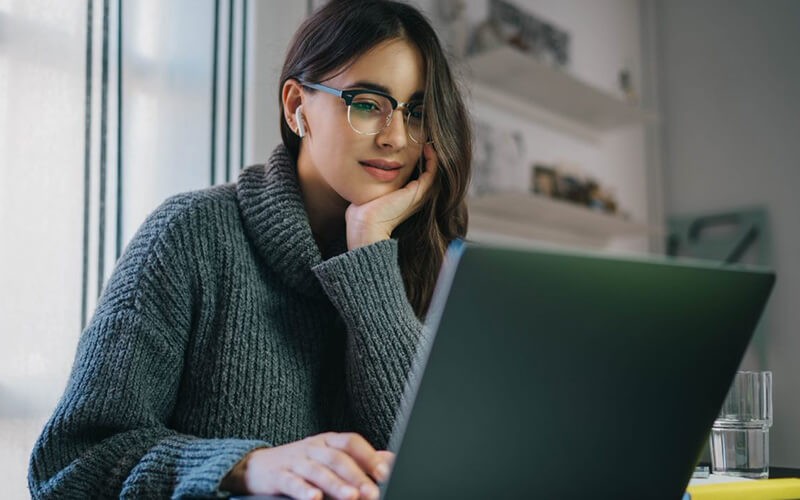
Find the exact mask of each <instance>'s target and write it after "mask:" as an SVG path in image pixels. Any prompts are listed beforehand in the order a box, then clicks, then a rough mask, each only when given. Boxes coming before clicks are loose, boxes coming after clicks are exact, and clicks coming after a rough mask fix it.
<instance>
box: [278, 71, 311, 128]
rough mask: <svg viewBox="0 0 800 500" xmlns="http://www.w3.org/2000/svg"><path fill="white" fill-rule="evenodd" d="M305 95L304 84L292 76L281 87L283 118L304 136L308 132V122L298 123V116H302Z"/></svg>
mask: <svg viewBox="0 0 800 500" xmlns="http://www.w3.org/2000/svg"><path fill="white" fill-rule="evenodd" d="M303 97H304V94H303V86H302V85H300V83H299V82H298V81H297V80H294V79H291V78H290V79H289V80H286V82H285V83H284V84H283V89H281V100H282V101H283V119H284V120H286V123H287V124H288V125H289V128H290V129H292V130H294V133H295V134H297V135H299V136H300V137H303V136H304V135H305V132H306V127H305V125H306V124H305V123H298V118H299V117H301V116H302V106H303ZM303 118H304V117H303Z"/></svg>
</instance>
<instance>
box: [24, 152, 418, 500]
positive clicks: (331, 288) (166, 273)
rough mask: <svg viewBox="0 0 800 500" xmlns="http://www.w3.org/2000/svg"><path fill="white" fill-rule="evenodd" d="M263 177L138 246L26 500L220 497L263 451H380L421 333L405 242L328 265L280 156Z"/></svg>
mask: <svg viewBox="0 0 800 500" xmlns="http://www.w3.org/2000/svg"><path fill="white" fill-rule="evenodd" d="M269 166H270V168H266V167H265V166H257V167H250V168H248V169H245V170H244V171H243V172H242V174H241V175H240V177H239V182H238V183H237V184H236V185H226V186H218V187H214V188H210V189H206V190H203V191H198V192H193V193H187V194H182V195H179V196H175V197H173V198H170V199H169V200H167V201H166V202H165V203H164V204H163V205H161V207H159V208H158V209H157V210H156V211H155V212H154V213H153V214H151V215H150V217H149V218H148V219H147V220H146V221H145V223H144V224H143V225H142V227H141V228H140V229H139V231H138V232H137V234H136V235H135V236H134V238H133V240H132V241H131V243H130V244H129V246H128V248H127V249H126V250H125V253H124V254H123V255H122V257H121V258H120V260H119V262H118V263H117V267H116V269H115V271H114V273H113V275H112V276H111V279H110V280H109V283H108V285H107V286H106V288H105V290H104V292H103V295H102V297H101V298H100V301H99V303H98V306H97V310H96V311H95V315H94V317H93V318H92V320H91V322H90V323H89V325H88V326H87V328H86V330H85V331H84V332H83V335H82V336H81V339H80V342H79V344H78V351H77V354H76V359H75V364H74V366H73V370H72V374H71V376H70V379H69V382H68V384H67V388H66V390H65V393H64V396H63V397H62V399H61V401H60V402H59V404H58V406H57V407H56V410H55V412H54V414H53V416H52V417H51V419H50V420H49V422H48V423H47V424H46V426H45V428H44V430H43V432H42V435H41V436H40V438H39V440H38V441H37V443H36V446H35V448H34V450H33V455H32V457H31V463H30V471H29V477H28V482H29V486H30V489H31V493H32V495H33V497H35V498H106V497H109V498H110V497H118V496H121V497H123V498H169V497H173V498H175V497H218V496H224V494H225V493H224V492H220V491H219V489H218V486H219V483H220V481H221V480H222V478H223V477H224V476H225V474H226V473H227V472H228V471H229V470H230V469H231V467H233V465H234V464H235V463H236V462H238V461H239V460H240V459H241V458H242V457H243V456H244V455H245V454H246V453H248V452H249V451H250V450H253V449H255V448H258V447H264V446H270V445H280V444H284V443H288V442H291V441H296V440H298V439H302V438H304V437H307V436H311V435H314V434H318V433H321V432H325V431H330V430H333V431H353V432H358V433H360V434H362V435H364V436H365V437H366V438H367V439H368V440H369V441H370V442H372V444H373V445H374V446H376V447H378V448H383V447H385V446H386V444H387V442H388V440H389V435H390V433H391V430H392V427H393V425H394V420H395V418H396V415H397V409H398V405H399V402H400V399H401V395H402V392H403V390H404V387H405V383H406V379H407V376H408V372H409V369H410V366H411V363H412V359H413V358H414V355H415V353H416V349H417V345H418V343H419V340H420V332H421V324H420V322H419V321H418V320H417V318H416V317H415V315H414V312H413V310H412V308H411V306H410V304H409V302H408V299H407V297H406V295H405V291H404V288H403V281H402V278H401V275H400V269H399V266H398V262H397V242H396V241H394V240H387V241H381V242H378V243H375V244H372V245H369V246H366V247H362V248H359V249H357V250H353V251H345V250H346V248H344V247H342V248H340V249H338V251H336V250H335V249H334V251H333V252H332V253H333V254H334V255H335V256H334V257H332V258H330V259H328V260H323V258H322V255H321V253H320V251H319V249H318V247H317V245H316V243H315V242H314V239H313V236H312V233H311V228H310V226H309V222H308V217H307V215H306V212H305V208H304V205H303V199H302V195H301V191H300V187H299V183H298V180H297V169H296V166H295V164H294V162H293V161H292V160H291V158H290V156H289V154H288V153H287V151H286V150H285V148H283V146H279V147H278V148H277V149H276V150H275V152H274V153H273V155H272V157H271V158H270V161H269ZM342 241H344V239H342Z"/></svg>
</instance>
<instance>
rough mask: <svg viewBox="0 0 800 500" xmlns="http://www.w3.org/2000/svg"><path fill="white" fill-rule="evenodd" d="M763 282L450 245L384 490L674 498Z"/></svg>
mask: <svg viewBox="0 0 800 500" xmlns="http://www.w3.org/2000/svg"><path fill="white" fill-rule="evenodd" d="M774 280H775V276H774V274H773V273H772V272H770V271H766V270H749V269H744V268H738V267H722V266H721V265H715V264H713V263H702V262H691V263H690V262H685V261H675V260H667V259H657V258H647V257H642V258H621V257H610V256H604V255H598V254H589V253H577V252H574V253H569V252H561V251H551V250H531V249H520V248H508V247H499V246H486V245H478V244H472V243H463V242H459V243H455V244H454V245H452V246H451V247H450V249H449V250H448V253H447V257H446V261H445V265H444V267H443V269H442V272H441V273H440V277H439V281H438V283H437V286H436V291H435V293H434V298H433V302H432V305H431V309H430V313H429V315H428V320H427V321H426V332H427V334H428V335H429V339H428V342H426V346H425V347H424V348H423V349H422V352H421V356H420V358H419V363H418V364H417V368H416V369H415V371H414V375H413V377H412V381H411V382H410V384H409V387H408V391H407V393H406V394H405V397H404V407H403V410H402V412H401V416H400V418H399V419H398V424H397V426H396V428H395V432H394V434H393V437H392V443H391V445H390V449H392V450H393V451H395V452H396V453H397V458H396V462H395V466H394V469H393V471H392V477H391V479H390V480H389V482H388V483H387V484H386V485H384V490H383V492H382V493H383V497H384V498H386V499H389V500H395V499H408V498H548V499H551V498H552V499H572V498H581V499H584V498H614V499H620V498H654V499H659V498H664V499H680V498H681V497H682V495H683V492H684V490H685V488H686V486H687V484H688V482H689V479H690V477H691V474H692V471H693V469H694V466H695V463H696V462H697V459H698V457H699V454H700V453H701V451H702V449H703V446H704V443H705V441H706V439H707V436H708V432H709V430H710V428H711V424H712V422H713V421H714V418H715V417H716V415H717V414H718V411H719V409H720V407H721V405H722V402H723V400H724V398H725V395H726V393H727V390H728V387H729V386H730V384H731V382H732V380H733V376H734V374H735V372H736V370H737V367H738V366H739V363H740V362H741V360H742V357H743V355H744V352H745V349H746V348H747V345H748V343H749V341H750V338H751V336H752V333H753V330H754V329H755V326H756V323H757V322H758V320H759V317H760V316H761V312H762V310H763V308H764V305H765V303H766V300H767V297H768V295H769V293H770V290H771V289H772V286H773V283H774Z"/></svg>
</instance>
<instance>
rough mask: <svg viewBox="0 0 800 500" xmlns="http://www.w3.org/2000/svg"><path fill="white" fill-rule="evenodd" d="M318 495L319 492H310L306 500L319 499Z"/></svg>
mask: <svg viewBox="0 0 800 500" xmlns="http://www.w3.org/2000/svg"><path fill="white" fill-rule="evenodd" d="M317 493H319V490H308V493H306V498H307V499H308V500H316V499H317V498H319V495H317Z"/></svg>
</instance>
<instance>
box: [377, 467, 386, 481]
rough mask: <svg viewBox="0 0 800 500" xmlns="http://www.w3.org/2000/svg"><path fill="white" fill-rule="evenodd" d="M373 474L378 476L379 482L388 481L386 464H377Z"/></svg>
mask: <svg viewBox="0 0 800 500" xmlns="http://www.w3.org/2000/svg"><path fill="white" fill-rule="evenodd" d="M375 474H376V475H377V476H378V480H379V481H386V480H387V479H389V466H388V465H386V464H378V466H377V467H375Z"/></svg>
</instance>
